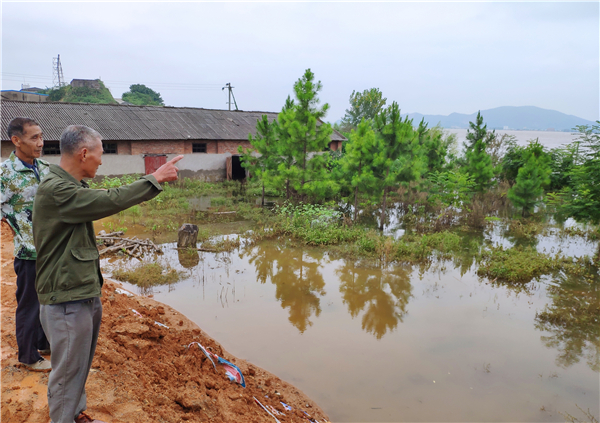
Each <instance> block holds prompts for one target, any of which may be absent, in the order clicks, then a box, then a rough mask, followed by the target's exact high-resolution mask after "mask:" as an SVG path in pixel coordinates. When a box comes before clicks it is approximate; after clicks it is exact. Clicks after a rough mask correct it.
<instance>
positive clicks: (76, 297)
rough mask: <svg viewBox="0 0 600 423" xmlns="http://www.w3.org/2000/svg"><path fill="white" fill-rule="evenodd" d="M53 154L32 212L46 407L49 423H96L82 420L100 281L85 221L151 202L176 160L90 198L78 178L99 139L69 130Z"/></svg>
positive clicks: (88, 171) (94, 156) (87, 131)
mask: <svg viewBox="0 0 600 423" xmlns="http://www.w3.org/2000/svg"><path fill="white" fill-rule="evenodd" d="M60 150H61V161H60V165H59V166H56V165H50V174H49V175H48V176H47V177H46V178H45V179H44V181H43V182H42V183H41V184H40V186H39V189H38V191H37V194H36V197H35V201H34V206H33V228H34V240H35V247H36V249H37V251H38V259H37V279H36V289H37V293H38V297H39V300H40V304H41V305H40V319H41V322H42V326H43V327H44V330H45V331H46V334H47V336H48V339H49V340H50V346H51V348H52V369H53V370H52V372H51V373H50V377H49V379H48V405H49V409H50V418H51V419H52V422H53V423H73V422H74V421H75V422H76V423H83V422H99V420H93V419H92V418H91V417H89V416H88V415H87V414H85V413H84V410H85V409H86V394H85V382H86V380H87V376H88V373H89V370H90V367H91V365H92V359H93V357H94V352H95V350H96V343H97V341H98V333H99V330H100V321H101V319H102V303H101V302H100V296H101V288H102V284H103V279H102V274H101V273H100V262H99V255H98V249H97V247H96V238H95V235H94V228H93V225H92V221H94V220H97V219H101V218H103V217H107V216H110V215H112V214H115V213H118V212H119V211H121V210H125V209H126V208H129V207H131V206H133V205H135V204H138V203H141V202H143V201H147V200H150V199H152V198H154V197H155V196H156V195H158V194H159V193H160V192H161V191H162V188H161V186H160V185H159V184H160V183H162V182H166V181H174V180H176V179H177V170H178V169H177V167H175V163H176V162H178V161H179V160H181V159H182V158H183V156H178V157H176V158H174V159H173V160H171V161H170V162H168V163H166V164H164V165H163V166H161V167H160V168H159V169H158V170H157V171H156V172H154V173H153V174H151V175H146V176H144V177H142V178H141V179H139V180H138V181H136V182H134V183H132V184H130V185H126V186H123V187H120V188H114V189H109V190H92V189H89V188H88V185H87V184H86V182H85V181H84V178H93V177H94V176H95V175H96V171H97V170H98V166H100V165H101V164H102V141H101V137H100V134H99V133H98V132H96V131H95V130H93V129H91V128H88V127H86V126H76V125H72V126H69V127H67V128H66V129H65V131H64V132H63V134H62V135H61V138H60Z"/></svg>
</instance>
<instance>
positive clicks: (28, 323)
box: [14, 258, 50, 364]
mask: <svg viewBox="0 0 600 423" xmlns="http://www.w3.org/2000/svg"><path fill="white" fill-rule="evenodd" d="M14 266H15V273H16V274H17V312H16V315H15V325H16V335H17V346H18V347H19V361H20V362H21V363H25V364H33V363H35V362H37V361H38V360H39V359H40V358H41V357H42V356H41V355H40V353H39V352H38V350H46V349H48V348H50V344H49V343H48V340H47V339H46V335H45V334H44V329H42V324H41V323H40V303H39V301H38V296H37V292H36V290H35V260H21V259H18V258H15V263H14Z"/></svg>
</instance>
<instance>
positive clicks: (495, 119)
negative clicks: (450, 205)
mask: <svg viewBox="0 0 600 423" xmlns="http://www.w3.org/2000/svg"><path fill="white" fill-rule="evenodd" d="M403 116H406V114H404V115H403ZM481 116H483V122H484V123H485V124H487V127H488V129H526V130H542V131H545V130H548V129H554V130H556V131H565V132H570V131H571V130H572V128H573V127H575V126H576V125H592V124H594V123H595V122H592V121H590V120H587V119H582V118H580V117H577V116H573V115H566V114H564V113H561V112H557V111H556V110H548V109H542V108H540V107H535V106H521V107H513V106H503V107H496V108H494V109H488V110H481ZM408 117H409V118H411V119H413V120H414V122H415V123H418V122H420V121H421V119H422V118H425V122H427V123H429V126H434V125H437V124H438V123H439V124H440V125H441V126H442V127H443V128H468V127H469V122H475V118H476V117H477V112H475V113H472V114H470V115H466V114H462V113H452V114H450V115H448V116H442V115H422V114H420V113H408ZM505 127H506V128H505Z"/></svg>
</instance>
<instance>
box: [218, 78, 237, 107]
mask: <svg viewBox="0 0 600 423" xmlns="http://www.w3.org/2000/svg"><path fill="white" fill-rule="evenodd" d="M225 88H227V89H228V91H229V101H228V102H227V104H229V110H230V111H231V97H233V104H234V105H235V110H237V109H238V106H237V102H236V101H235V96H234V95H233V88H234V87H232V86H231V82H228V83H227V84H225V86H224V87H223V88H221V91H223V90H224V89H225Z"/></svg>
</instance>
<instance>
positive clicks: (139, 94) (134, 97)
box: [121, 84, 165, 106]
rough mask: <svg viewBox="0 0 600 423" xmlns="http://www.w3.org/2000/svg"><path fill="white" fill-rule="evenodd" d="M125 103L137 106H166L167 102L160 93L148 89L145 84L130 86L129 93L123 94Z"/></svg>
mask: <svg viewBox="0 0 600 423" xmlns="http://www.w3.org/2000/svg"><path fill="white" fill-rule="evenodd" d="M121 98H122V99H123V101H127V102H128V103H131V104H135V105H137V106H164V105H165V102H164V101H163V99H162V98H161V96H160V93H158V92H156V91H154V90H153V89H151V88H148V87H147V86H145V85H144V84H133V85H130V86H129V91H127V92H125V93H123V95H122V97H121Z"/></svg>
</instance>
